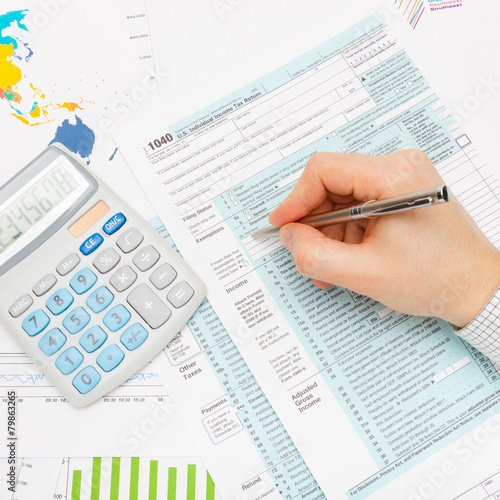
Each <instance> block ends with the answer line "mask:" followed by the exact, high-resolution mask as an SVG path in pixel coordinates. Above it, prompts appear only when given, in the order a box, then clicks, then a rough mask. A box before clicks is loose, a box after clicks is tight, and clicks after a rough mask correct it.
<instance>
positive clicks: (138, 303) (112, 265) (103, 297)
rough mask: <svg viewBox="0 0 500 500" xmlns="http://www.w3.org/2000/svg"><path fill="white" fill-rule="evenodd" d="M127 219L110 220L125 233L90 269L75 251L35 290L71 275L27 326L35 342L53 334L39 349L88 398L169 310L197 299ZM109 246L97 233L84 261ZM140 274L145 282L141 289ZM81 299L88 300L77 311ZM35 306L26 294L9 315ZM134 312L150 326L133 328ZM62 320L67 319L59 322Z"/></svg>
mask: <svg viewBox="0 0 500 500" xmlns="http://www.w3.org/2000/svg"><path fill="white" fill-rule="evenodd" d="M126 220H127V219H126V217H125V216H124V215H123V214H122V213H120V212H119V213H116V214H115V215H114V216H113V217H111V218H110V219H108V220H107V222H106V223H104V225H103V226H102V232H103V233H104V234H106V235H112V234H114V233H116V232H117V231H119V230H120V234H119V235H118V237H117V238H116V241H115V243H114V245H113V244H108V245H107V246H106V247H105V248H103V249H101V250H100V251H99V252H98V253H97V252H96V255H95V256H94V255H92V257H91V258H90V257H89V260H87V261H86V262H85V261H84V264H83V265H84V266H85V267H80V269H77V266H79V265H80V264H81V263H82V258H81V255H78V254H77V253H71V254H69V255H67V256H66V257H65V258H64V259H63V260H62V261H60V262H59V264H58V265H57V266H56V267H55V271H56V272H57V274H56V273H48V274H47V275H45V276H43V277H42V278H41V279H40V280H39V281H38V282H37V283H35V285H34V286H33V289H32V291H33V293H34V294H35V296H36V297H40V296H42V295H44V294H46V293H47V292H48V291H49V290H51V289H53V288H54V285H55V284H56V283H57V282H58V280H62V277H65V276H67V278H64V280H65V281H64V283H68V285H67V288H66V285H65V284H64V283H61V285H62V286H60V287H58V289H57V290H56V291H54V292H52V294H51V295H50V296H49V297H48V298H47V299H46V300H45V309H44V308H43V307H42V308H41V309H36V310H34V311H32V312H31V313H29V314H28V315H27V316H26V317H25V318H24V319H23V321H22V328H23V329H24V331H25V332H26V333H27V335H29V336H30V337H35V336H37V335H39V334H40V333H41V332H43V331H44V330H46V329H47V331H46V332H45V333H44V334H43V335H40V340H38V348H39V349H40V350H41V351H42V352H43V353H44V354H45V355H46V356H53V358H52V359H53V360H54V363H55V366H56V367H57V369H58V370H59V371H60V372H61V373H62V374H63V375H71V377H72V379H71V383H72V385H73V386H74V387H75V389H76V390H77V391H78V392H80V393H81V394H87V393H88V392H89V391H91V390H92V389H93V388H94V387H95V386H96V385H97V384H98V383H99V382H100V380H101V379H102V377H103V376H104V373H109V372H112V371H113V370H115V369H116V368H117V367H118V366H119V365H120V364H121V363H122V362H123V360H124V359H125V357H126V356H127V355H128V356H131V355H132V354H126V353H131V352H132V351H135V350H136V349H139V348H140V347H141V346H142V345H143V344H144V343H145V342H147V340H148V338H149V331H148V327H149V329H157V328H159V327H160V326H162V325H164V324H165V323H166V322H167V321H168V320H169V318H170V317H171V315H172V310H171V309H170V307H169V306H172V307H174V308H179V307H182V306H183V305H185V304H186V303H187V302H188V301H189V300H190V299H191V298H192V296H193V294H194V290H193V289H192V287H191V286H189V284H188V283H186V282H185V281H181V282H180V283H175V280H176V279H177V277H178V273H177V271H176V269H174V267H173V266H172V265H170V264H168V263H166V262H162V261H161V257H162V256H161V255H160V252H159V251H158V250H157V249H156V248H155V247H154V246H152V245H149V244H146V245H143V246H142V247H141V244H143V242H144V236H143V234H142V233H141V232H140V231H139V230H138V229H137V228H135V227H130V228H128V227H125V228H122V227H123V226H124V224H125V222H126ZM103 242H104V237H103V236H102V235H101V234H100V233H99V232H97V233H94V234H93V235H92V236H90V237H88V238H87V239H86V240H85V241H83V243H81V245H80V247H79V250H80V252H81V254H83V256H89V255H90V254H92V253H93V252H94V251H95V250H96V249H98V248H99V247H101V245H102V244H103ZM132 252H134V253H132ZM127 254H130V256H129V257H128V258H127V259H126V260H127V263H126V264H125V265H122V266H119V263H120V262H121V260H122V258H123V259H125V256H126V255H127ZM90 259H91V260H90ZM89 266H90V267H89ZM75 270H76V271H75ZM112 270H113V272H110V271H112ZM71 273H73V274H71ZM107 273H109V275H107ZM142 273H144V274H142ZM57 275H58V277H56V276H57ZM140 275H142V276H143V278H142V282H141V283H140V284H139V285H137V284H136V282H137V280H138V278H139V276H140ZM66 280H67V281H66ZM144 281H148V284H146V283H144ZM111 290H113V291H111ZM125 291H127V295H125V294H123V295H118V297H119V298H121V300H117V301H118V303H117V304H113V306H111V304H112V303H113V301H114V299H115V294H121V293H122V292H125ZM74 294H75V295H74ZM78 296H82V298H81V299H79V300H78V301H77V303H76V304H75V305H76V307H75V306H73V308H71V306H72V305H73V304H74V302H75V297H78ZM32 304H33V298H32V297H31V296H30V295H29V294H25V295H22V296H21V297H19V299H17V300H16V302H14V303H13V304H12V305H11V307H10V308H9V313H10V314H11V316H12V317H15V318H16V317H19V316H21V315H22V314H25V313H26V311H28V309H29V308H30V307H31V306H32ZM42 304H43V302H42ZM167 304H169V305H167ZM38 307H40V306H38ZM49 311H50V312H49ZM134 312H135V313H137V315H138V316H139V317H140V318H141V319H142V320H143V321H144V324H141V323H137V322H134V323H133V324H131V322H130V321H131V319H132V315H133V314H134ZM63 313H64V314H63ZM51 314H52V315H53V316H51ZM58 316H60V319H59V318H58V319H57V320H56V318H55V317H58ZM137 319H138V318H137V316H136V320H137ZM51 321H53V322H54V323H53V324H52V325H51V326H52V328H47V326H48V325H49V324H50V323H51ZM115 332H119V333H115ZM70 339H75V340H70ZM71 344H74V345H71ZM56 353H57V356H55V354H56ZM94 353H95V354H94ZM86 358H87V359H86Z"/></svg>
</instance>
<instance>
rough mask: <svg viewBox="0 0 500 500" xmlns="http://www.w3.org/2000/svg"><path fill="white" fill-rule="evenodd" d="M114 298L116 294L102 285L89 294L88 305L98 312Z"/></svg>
mask: <svg viewBox="0 0 500 500" xmlns="http://www.w3.org/2000/svg"><path fill="white" fill-rule="evenodd" d="M114 298H115V296H114V295H113V294H112V293H111V292H110V291H109V290H108V289H107V288H106V287H105V286H101V287H99V288H98V289H97V290H96V291H95V292H93V293H92V294H91V295H90V296H89V298H88V299H87V305H88V306H89V307H90V309H92V311H94V312H95V313H98V312H101V311H104V309H106V307H108V306H109V304H111V302H113V299H114Z"/></svg>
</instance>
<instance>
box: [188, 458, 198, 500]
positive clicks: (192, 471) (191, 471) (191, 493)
mask: <svg viewBox="0 0 500 500" xmlns="http://www.w3.org/2000/svg"><path fill="white" fill-rule="evenodd" d="M186 500H196V465H195V464H190V465H188V477H187V494H186Z"/></svg>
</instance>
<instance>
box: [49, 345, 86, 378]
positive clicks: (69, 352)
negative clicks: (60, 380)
mask: <svg viewBox="0 0 500 500" xmlns="http://www.w3.org/2000/svg"><path fill="white" fill-rule="evenodd" d="M82 361H83V354H82V353H81V352H80V351H79V350H78V349H77V348H76V347H70V348H69V349H66V350H65V351H64V352H63V353H62V354H61V355H60V356H59V357H58V358H57V359H56V366H57V368H59V371H60V372H61V373H62V374H63V375H68V373H71V372H74V371H75V370H76V369H77V368H78V367H79V366H80V365H81V364H82Z"/></svg>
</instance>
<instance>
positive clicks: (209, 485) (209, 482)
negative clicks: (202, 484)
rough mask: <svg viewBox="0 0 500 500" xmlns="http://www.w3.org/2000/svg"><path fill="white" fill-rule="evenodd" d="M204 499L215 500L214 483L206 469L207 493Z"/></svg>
mask: <svg viewBox="0 0 500 500" xmlns="http://www.w3.org/2000/svg"><path fill="white" fill-rule="evenodd" d="M206 500H215V484H214V480H213V479H212V476H211V475H210V474H209V473H208V471H207V495H206Z"/></svg>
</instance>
